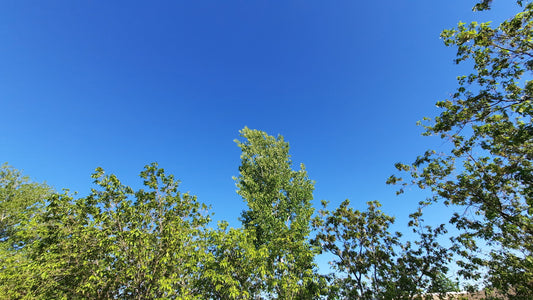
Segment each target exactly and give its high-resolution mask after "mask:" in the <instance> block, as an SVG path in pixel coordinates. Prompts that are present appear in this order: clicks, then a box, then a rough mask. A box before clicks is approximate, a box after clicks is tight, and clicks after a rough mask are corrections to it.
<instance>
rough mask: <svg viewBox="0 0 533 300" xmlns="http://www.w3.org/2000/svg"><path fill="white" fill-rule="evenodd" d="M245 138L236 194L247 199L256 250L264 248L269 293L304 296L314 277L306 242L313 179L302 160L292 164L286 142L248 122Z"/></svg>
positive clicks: (245, 215)
mask: <svg viewBox="0 0 533 300" xmlns="http://www.w3.org/2000/svg"><path fill="white" fill-rule="evenodd" d="M240 133H241V137H242V138H243V141H238V140H237V141H236V143H237V144H238V146H239V147H240V148H241V150H242V154H241V160H242V162H241V166H240V167H239V172H240V175H239V176H238V177H237V178H236V181H237V187H238V194H239V195H241V196H242V198H243V199H244V201H245V202H246V203H247V204H248V210H246V211H244V212H243V213H242V222H243V225H244V228H245V229H246V230H249V231H251V232H253V234H254V235H255V246H256V248H257V249H261V248H265V249H267V250H268V258H267V263H268V264H267V265H268V266H269V268H270V270H269V276H268V279H267V287H268V290H267V292H268V293H270V295H271V297H276V298H279V299H296V298H298V297H304V296H303V295H304V293H305V292H306V291H309V290H310V288H309V285H310V284H311V282H312V280H313V257H314V253H313V249H312V247H311V245H310V243H309V241H308V236H309V233H310V220H311V215H312V214H313V208H312V206H311V200H312V199H313V189H314V183H313V181H311V180H310V179H309V178H308V176H307V172H306V171H305V168H304V166H303V164H302V165H301V166H300V170H293V169H292V162H291V159H290V155H289V144H288V143H287V142H285V140H284V139H283V137H282V136H278V137H277V138H275V137H273V136H269V135H267V134H266V133H265V132H263V131H259V130H252V129H249V128H247V127H245V128H244V129H242V130H241V131H240Z"/></svg>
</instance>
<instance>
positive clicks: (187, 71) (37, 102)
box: [0, 0, 513, 226]
mask: <svg viewBox="0 0 533 300" xmlns="http://www.w3.org/2000/svg"><path fill="white" fill-rule="evenodd" d="M504 2H506V5H509V4H510V3H511V1H496V3H495V4H496V7H495V11H494V12H490V13H477V14H476V15H474V14H473V13H471V7H472V5H473V4H474V1H464V0H454V1H427V0H424V1H423V0H410V1H407V0H403V1H398V0H395V1H218V0H217V1H143V2H141V1H2V2H0V40H1V44H0V108H1V117H0V128H1V131H0V161H2V162H3V161H7V162H9V163H10V164H11V165H13V166H14V167H16V168H19V169H23V170H24V172H25V173H26V174H27V175H30V176H31V177H32V178H33V179H35V180H37V181H47V183H48V184H50V185H52V186H53V187H55V188H56V189H58V190H60V189H62V188H70V189H71V190H73V191H79V192H80V194H82V195H83V194H86V193H87V192H88V190H89V189H90V187H91V179H90V177H89V176H90V174H91V173H92V171H93V170H94V169H95V168H96V167H97V166H101V167H103V168H104V169H106V170H107V171H108V172H110V173H115V174H117V175H118V176H119V177H120V178H121V179H122V180H123V181H124V182H125V183H126V184H130V185H133V186H136V187H138V186H139V183H140V180H139V179H138V177H137V175H138V173H139V172H140V171H141V169H142V168H143V166H144V165H145V164H148V163H150V162H153V161H157V162H158V163H159V164H160V166H162V167H163V168H165V169H166V170H167V172H168V173H173V174H175V175H176V176H177V177H178V178H179V179H181V180H182V182H183V183H182V190H184V191H190V192H191V193H193V194H196V195H198V197H199V200H200V201H202V202H205V203H207V204H210V205H212V210H213V212H215V214H216V215H215V219H225V220H228V221H230V223H231V224H232V225H234V226H238V224H239V223H238V221H237V218H238V216H239V214H240V212H241V210H242V209H244V208H245V206H244V203H243V202H242V200H241V199H240V197H239V196H238V195H237V194H236V193H235V189H236V188H235V184H234V182H233V180H232V176H236V175H237V174H238V169H237V168H238V166H239V160H240V159H239V155H240V152H239V148H238V147H237V146H236V145H235V143H234V142H233V140H234V139H236V138H238V130H239V129H241V128H243V127H244V126H248V127H250V128H255V129H261V130H264V131H266V132H268V133H269V134H273V135H277V134H282V135H284V136H285V138H286V139H287V140H288V141H289V142H290V144H291V151H292V155H293V160H294V162H295V163H297V164H299V163H304V164H305V165H306V167H307V169H308V171H309V174H310V177H311V178H312V179H314V180H316V191H315V199H316V204H317V207H318V203H319V200H321V199H327V200H330V201H331V202H332V205H333V206H335V205H337V204H338V203H340V202H341V201H342V200H344V199H346V198H350V199H351V200H352V202H353V203H354V206H356V207H358V208H359V207H360V208H364V202H366V201H369V200H380V201H381V202H382V203H383V204H384V210H385V211H387V212H388V213H390V214H393V215H396V216H398V217H399V219H400V222H405V221H406V219H405V218H404V217H403V216H406V214H407V213H408V212H411V211H412V210H413V209H414V208H415V207H416V202H417V201H418V200H421V198H420V195H421V194H420V193H418V192H415V191H413V192H412V193H410V194H408V195H407V196H403V197H396V196H395V194H394V191H395V188H392V187H387V186H386V185H385V180H386V178H387V177H388V176H389V175H390V174H392V173H394V166H393V165H394V163H395V162H398V161H404V162H411V161H412V160H413V159H414V158H415V157H416V156H417V155H418V154H420V153H422V152H423V151H424V150H425V149H427V148H429V147H433V148H439V147H445V145H444V146H443V144H442V142H440V141H436V140H432V139H431V138H429V139H428V138H423V137H421V136H420V133H421V129H420V128H418V127H416V126H415V123H416V121H418V120H420V119H422V117H424V116H434V115H435V114H436V113H437V110H436V109H435V106H434V103H435V102H436V101H438V100H442V99H445V98H447V97H448V95H449V94H450V93H451V92H453V90H454V88H455V87H456V81H455V77H456V76H457V75H460V74H463V73H465V72H466V71H467V70H468V69H467V68H466V67H458V66H455V65H454V63H453V62H452V60H453V58H454V54H455V50H454V49H449V48H446V47H445V46H444V45H443V44H442V41H441V40H440V39H439V33H440V31H441V30H442V29H445V28H451V27H453V26H454V25H455V24H456V23H457V22H458V21H460V20H462V21H470V20H473V19H474V18H475V19H476V20H490V19H497V20H498V19H499V20H501V18H502V17H507V16H510V12H511V9H512V8H513V7H512V6H510V5H509V7H501V5H503V3H504Z"/></svg>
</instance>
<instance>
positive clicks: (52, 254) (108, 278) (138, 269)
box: [27, 164, 209, 299]
mask: <svg viewBox="0 0 533 300" xmlns="http://www.w3.org/2000/svg"><path fill="white" fill-rule="evenodd" d="M93 178H94V179H95V183H96V184H97V186H98V187H99V189H93V190H92V192H91V194H90V195H89V196H88V197H85V198H79V199H74V198H73V197H72V196H70V195H68V194H67V193H64V194H56V195H53V196H52V197H51V198H50V199H49V203H48V205H47V208H46V212H45V213H44V214H43V215H42V216H40V217H39V218H37V219H36V221H35V222H34V223H33V224H29V225H28V226H31V227H32V229H33V231H36V232H38V235H39V239H38V240H36V241H35V242H34V243H32V244H31V250H30V251H29V257H30V259H31V263H30V264H28V266H27V268H28V269H29V270H30V271H29V273H30V274H31V276H30V277H29V278H28V281H29V282H30V283H31V286H30V289H29V290H28V294H27V297H28V298H44V299H63V298H65V299H66V298H68V299H111V298H120V299H126V298H127V299H178V298H179V299H193V298H198V295H199V287H198V285H199V279H200V274H201V272H200V269H201V267H202V262H203V261H204V256H205V253H206V251H205V250H204V249H205V244H204V242H203V241H204V240H205V239H204V237H203V234H204V231H205V228H204V227H205V226H206V224H207V223H208V221H209V218H208V217H207V216H205V212H204V211H205V210H206V209H207V208H206V207H205V206H204V205H201V204H200V203H198V202H197V201H196V198H195V197H194V196H191V195H189V194H182V193H180V192H178V190H177V188H178V182H177V181H175V180H174V178H173V176H171V175H170V176H167V175H165V173H164V171H163V169H159V168H158V167H157V165H156V164H152V165H149V166H146V167H145V170H144V171H143V172H141V178H142V179H143V180H144V186H145V187H146V188H147V190H144V189H140V190H138V191H136V192H134V191H133V190H132V189H131V188H130V187H128V186H125V185H123V184H122V183H121V182H120V181H119V180H118V178H117V177H116V176H114V175H104V171H103V170H102V169H101V168H98V169H97V170H96V173H95V174H93Z"/></svg>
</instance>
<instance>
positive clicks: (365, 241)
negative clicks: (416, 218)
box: [314, 200, 400, 299]
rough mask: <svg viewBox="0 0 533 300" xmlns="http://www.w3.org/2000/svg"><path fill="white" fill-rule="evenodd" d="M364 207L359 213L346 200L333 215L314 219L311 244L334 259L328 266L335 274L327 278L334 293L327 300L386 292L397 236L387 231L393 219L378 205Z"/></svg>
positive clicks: (378, 295)
mask: <svg viewBox="0 0 533 300" xmlns="http://www.w3.org/2000/svg"><path fill="white" fill-rule="evenodd" d="M367 204H368V209H367V210H366V211H362V212H361V211H359V210H353V208H351V207H349V205H350V201H349V200H345V201H344V202H342V203H341V205H340V206H339V207H338V208H337V209H336V210H334V211H327V210H321V211H320V214H321V216H322V218H321V219H315V226H316V228H317V229H318V233H317V235H316V237H315V240H314V242H315V243H317V244H320V245H321V247H322V249H323V251H324V252H328V253H331V254H333V255H334V257H335V258H336V259H335V260H334V261H332V262H331V263H330V264H331V265H332V267H333V270H335V271H336V273H334V274H331V275H330V276H329V277H330V278H329V279H330V282H331V283H332V284H333V286H334V290H335V293H334V294H330V295H329V296H330V298H334V297H335V298H340V299H376V298H383V297H384V295H385V294H386V292H387V291H386V286H387V282H386V281H387V280H388V278H387V277H388V275H389V274H390V270H392V269H393V258H394V256H395V246H398V245H399V237H400V234H399V233H395V234H391V233H390V232H389V231H388V229H389V227H390V225H391V224H393V223H394V218H392V217H390V216H387V215H386V214H384V213H383V212H381V211H380V210H379V207H380V206H381V205H380V204H379V202H377V201H372V202H368V203H367ZM323 205H324V208H325V206H326V202H323Z"/></svg>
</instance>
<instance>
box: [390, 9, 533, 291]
mask: <svg viewBox="0 0 533 300" xmlns="http://www.w3.org/2000/svg"><path fill="white" fill-rule="evenodd" d="M490 3H491V1H488V0H484V1H481V2H480V3H478V4H477V5H476V6H475V8H474V9H475V10H485V9H490ZM517 3H518V5H519V6H520V7H521V11H520V12H519V13H517V14H516V15H515V16H513V17H511V18H510V19H508V20H506V21H504V22H502V23H501V24H499V25H497V26H493V25H492V24H491V23H490V22H488V23H477V22H472V23H470V24H465V23H459V25H458V26H457V28H454V29H450V30H444V31H443V32H442V34H441V36H442V38H443V40H444V43H445V44H446V45H447V46H456V47H457V58H456V63H460V62H463V61H470V62H472V63H473V69H474V70H473V72H472V73H471V74H469V75H466V76H461V77H459V78H458V81H459V88H458V89H457V91H456V92H455V93H454V94H453V96H452V98H451V99H450V100H445V101H441V102H438V103H437V105H438V106H439V107H440V108H442V113H441V114H440V115H439V116H438V117H436V118H435V119H434V121H433V122H431V123H429V124H428V125H427V126H425V128H426V132H425V134H426V135H437V136H440V137H441V138H442V139H444V140H446V141H448V142H449V143H450V145H451V150H450V151H446V152H443V153H437V152H436V151H432V150H430V151H427V152H426V153H425V154H424V155H422V156H420V157H418V158H417V159H416V161H415V162H414V163H413V164H410V165H406V164H397V165H396V166H397V168H398V169H399V170H401V171H406V172H408V173H409V174H410V178H411V180H408V181H405V182H403V184H416V185H418V186H420V187H421V188H429V189H431V190H432V191H433V194H434V197H433V198H432V199H431V200H432V201H435V202H437V201H442V202H443V203H445V204H450V205H457V206H459V207H463V208H464V211H463V212H461V213H458V214H455V215H454V216H453V217H452V218H451V223H453V224H455V225H456V227H457V228H458V229H460V230H461V231H462V234H461V235H459V236H458V237H456V239H455V242H456V245H455V250H456V251H457V253H458V254H460V255H461V256H462V257H463V258H464V259H463V260H461V261H460V262H459V264H460V266H461V267H462V274H463V275H464V276H465V277H467V278H474V279H476V278H480V277H484V278H485V281H486V285H487V286H488V287H491V288H494V289H496V290H498V291H499V292H500V293H503V296H507V297H511V298H512V297H516V298H528V297H532V296H533V280H532V278H533V259H532V257H533V253H532V251H533V224H532V222H531V220H532V217H533V215H532V214H533V207H532V206H533V187H532V183H533V166H532V159H533V126H532V115H533V104H532V93H533V81H532V80H531V75H532V71H533V51H532V50H533V30H532V29H533V20H532V16H533V4H532V3H530V1H517ZM401 180H402V179H401V178H400V177H397V176H392V177H391V178H390V179H389V182H390V183H398V182H400V181H401ZM402 191H403V190H400V192H402ZM480 241H483V243H482V244H480ZM480 246H483V247H484V248H485V249H489V250H484V251H483V252H487V251H488V254H485V255H481V254H479V253H478V252H480V250H481V248H480Z"/></svg>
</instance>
